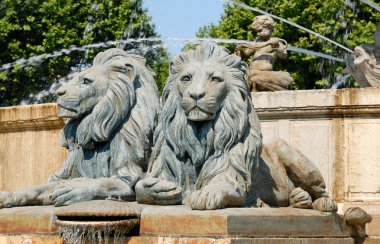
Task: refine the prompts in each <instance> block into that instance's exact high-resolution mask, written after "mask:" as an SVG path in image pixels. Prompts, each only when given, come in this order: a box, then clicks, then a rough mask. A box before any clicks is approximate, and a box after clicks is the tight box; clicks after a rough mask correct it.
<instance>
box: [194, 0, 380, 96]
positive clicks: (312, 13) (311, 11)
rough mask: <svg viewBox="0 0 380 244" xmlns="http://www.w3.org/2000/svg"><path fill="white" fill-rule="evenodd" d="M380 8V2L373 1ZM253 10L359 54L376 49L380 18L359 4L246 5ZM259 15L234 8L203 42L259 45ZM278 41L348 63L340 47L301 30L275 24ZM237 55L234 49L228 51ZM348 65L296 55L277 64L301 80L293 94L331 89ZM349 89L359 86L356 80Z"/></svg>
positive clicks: (272, 1) (202, 33)
mask: <svg viewBox="0 0 380 244" xmlns="http://www.w3.org/2000/svg"><path fill="white" fill-rule="evenodd" d="M372 1H374V2H377V3H380V1H379V0H372ZM240 3H244V4H246V5H248V6H251V7H254V8H259V9H261V10H264V11H266V12H269V13H271V14H273V15H277V16H280V17H282V18H285V19H287V20H289V21H292V22H295V23H297V24H299V25H301V26H304V27H306V28H308V29H310V30H313V31H315V32H317V33H320V34H322V35H323V36H325V37H327V38H330V39H332V40H334V41H336V42H338V43H341V44H343V45H344V46H346V47H348V48H350V49H351V50H353V49H354V47H355V46H358V45H362V44H373V43H374V39H373V35H374V32H375V29H376V24H377V22H378V21H379V20H380V13H379V12H377V11H376V10H374V9H372V8H371V7H369V6H367V5H365V4H364V3H362V2H361V1H359V0H330V1H325V0H241V1H240ZM256 15H259V14H258V13H255V12H252V11H251V10H247V9H245V8H243V7H238V6H235V5H234V4H227V5H225V10H224V13H223V15H222V17H221V19H220V21H219V23H218V24H217V25H209V26H204V27H202V28H201V29H200V30H199V31H198V33H197V36H198V37H214V38H225V39H239V40H254V39H255V33H253V31H252V28H251V23H252V21H253V18H254V17H255V16H256ZM275 22H276V26H275V32H274V35H275V36H277V37H280V38H283V39H285V40H287V41H288V43H289V44H290V45H292V46H295V47H300V48H304V49H308V50H312V51H315V52H322V53H326V54H329V55H332V56H335V57H340V58H343V59H344V58H345V55H347V52H346V51H344V50H343V49H341V48H338V47H337V46H335V45H334V44H331V43H329V42H326V41H324V40H322V39H319V38H317V37H316V36H314V35H311V34H309V33H307V32H305V31H303V30H301V29H298V28H296V27H293V26H290V25H288V24H286V23H283V22H280V21H278V20H275ZM228 48H230V50H231V51H233V48H234V46H232V45H228ZM344 67H345V64H344V63H340V62H331V61H329V60H326V59H322V58H319V57H316V56H311V55H305V54H302V53H296V52H291V53H289V55H288V59H287V60H285V61H280V60H278V61H277V64H275V69H278V70H281V69H282V70H287V71H288V72H290V73H291V75H292V76H293V78H294V79H295V84H294V85H293V87H292V88H293V89H312V88H328V87H330V86H331V85H332V84H333V83H335V82H336V81H337V78H338V77H340V76H342V74H343V69H344ZM345 86H357V84H356V83H355V82H354V81H353V79H350V82H348V83H346V84H345Z"/></svg>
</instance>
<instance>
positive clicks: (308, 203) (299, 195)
mask: <svg viewBox="0 0 380 244" xmlns="http://www.w3.org/2000/svg"><path fill="white" fill-rule="evenodd" d="M289 204H290V206H292V207H293V208H304V209H311V208H313V205H312V200H311V196H310V195H309V193H307V192H306V191H304V190H303V189H302V188H300V187H297V188H295V189H293V190H292V192H291V193H290V196H289Z"/></svg>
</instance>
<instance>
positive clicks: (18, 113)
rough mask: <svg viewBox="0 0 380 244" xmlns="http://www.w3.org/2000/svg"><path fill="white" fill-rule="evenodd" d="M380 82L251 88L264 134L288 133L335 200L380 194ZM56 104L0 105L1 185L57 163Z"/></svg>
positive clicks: (46, 171)
mask: <svg viewBox="0 0 380 244" xmlns="http://www.w3.org/2000/svg"><path fill="white" fill-rule="evenodd" d="M379 94H380V89H379V88H366V89H344V90H309V91H285V92H268V93H267V92H263V93H256V94H254V95H253V100H254V104H255V106H256V110H257V113H258V115H259V117H260V120H261V121H262V132H263V137H264V141H269V140H271V139H273V138H276V137H281V138H282V139H284V140H286V141H288V142H289V143H290V144H291V145H293V146H295V147H297V148H299V149H300V151H302V152H303V153H304V154H306V155H307V156H308V157H309V158H310V159H312V160H313V161H314V162H315V164H316V165H317V166H318V167H319V169H320V170H321V172H322V174H323V176H324V178H325V180H326V183H327V185H328V187H329V191H330V192H331V193H332V195H333V197H334V199H336V200H338V201H339V202H355V201H367V202H373V201H380V177H379V176H380V150H379V149H380V96H379ZM56 109H57V108H56V105H55V104H43V105H33V106H19V107H10V108H1V109H0V191H4V190H7V191H8V190H16V189H21V188H24V187H27V186H31V185H35V184H39V183H43V182H45V181H46V179H47V177H48V176H49V175H50V174H51V173H52V172H54V171H55V170H57V169H58V168H59V165H60V164H61V163H62V162H63V160H64V158H65V156H66V150H65V149H63V148H61V147H60V145H59V139H60V129H61V128H62V127H63V125H64V121H63V120H61V119H58V118H57V117H56V116H55V114H56Z"/></svg>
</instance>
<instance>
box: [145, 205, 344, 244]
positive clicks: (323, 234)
mask: <svg viewBox="0 0 380 244" xmlns="http://www.w3.org/2000/svg"><path fill="white" fill-rule="evenodd" d="M140 235H142V236H144V235H158V236H190V237H196V236H203V237H206V236H207V237H215V236H220V237H236V236H239V237H255V238H259V237H262V238H264V237H266V238H270V237H273V238H274V237H276V238H280V237H287V238H295V237H309V238H310V237H318V238H327V237H342V238H343V237H347V236H349V233H348V231H347V229H346V228H345V227H344V226H343V225H342V224H341V219H340V217H339V216H338V215H337V214H334V213H322V212H319V211H313V210H304V209H295V208H228V209H223V210H215V211H194V210H191V209H190V208H189V207H188V206H167V207H147V208H145V209H144V211H143V212H142V215H141V222H140Z"/></svg>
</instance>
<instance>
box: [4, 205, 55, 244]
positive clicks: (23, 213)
mask: <svg viewBox="0 0 380 244" xmlns="http://www.w3.org/2000/svg"><path fill="white" fill-rule="evenodd" d="M58 209H59V208H56V207H53V206H31V207H16V208H5V209H0V235H2V234H18V235H20V234H55V233H57V228H56V226H55V224H54V222H55V212H56V211H57V210H58ZM0 240H1V239H0ZM0 243H3V242H1V241H0ZM5 243H6V242H5Z"/></svg>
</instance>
